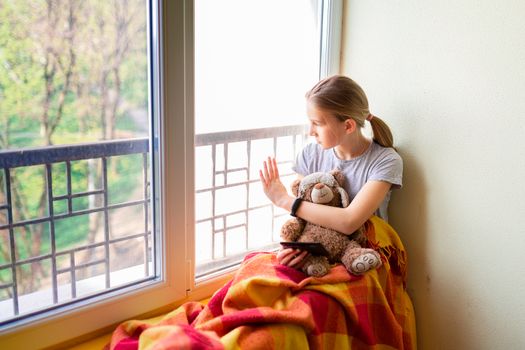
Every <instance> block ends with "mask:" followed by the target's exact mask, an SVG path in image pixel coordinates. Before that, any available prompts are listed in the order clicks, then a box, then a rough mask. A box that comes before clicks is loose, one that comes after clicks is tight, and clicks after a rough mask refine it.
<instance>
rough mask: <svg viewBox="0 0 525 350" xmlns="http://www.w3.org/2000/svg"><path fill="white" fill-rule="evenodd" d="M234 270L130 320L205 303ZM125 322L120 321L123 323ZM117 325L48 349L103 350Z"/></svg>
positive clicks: (159, 317) (149, 318) (153, 317)
mask: <svg viewBox="0 0 525 350" xmlns="http://www.w3.org/2000/svg"><path fill="white" fill-rule="evenodd" d="M234 272H235V270H232V271H230V272H229V273H227V274H224V275H222V276H220V277H217V278H214V279H210V280H206V281H202V282H201V283H199V284H198V285H197V286H196V287H195V289H194V290H193V291H191V292H189V293H188V296H187V297H186V298H184V299H182V300H178V301H176V302H174V303H172V304H169V305H166V306H164V307H162V308H159V309H157V310H151V311H150V312H148V313H146V314H143V315H138V316H136V317H133V318H131V319H148V320H159V319H161V318H162V317H163V316H164V315H165V314H167V313H168V312H170V311H172V310H174V309H176V308H177V307H179V306H180V305H182V304H184V303H185V302H188V301H201V302H203V303H206V302H207V301H208V300H209V299H210V297H211V296H212V295H213V293H215V291H217V290H218V289H219V288H221V287H222V286H223V285H224V284H225V283H226V282H227V281H228V280H230V279H231V278H232V276H233V274H234ZM124 321H126V320H122V321H121V322H124ZM117 325H118V324H115V325H112V326H110V327H105V328H102V329H99V330H96V331H94V332H90V333H88V334H84V335H82V336H81V337H78V338H75V339H71V340H69V341H67V342H64V343H61V344H57V345H55V346H52V347H50V348H48V350H52V349H64V348H67V349H73V350H92V349H97V350H100V349H103V348H104V346H105V345H106V344H108V343H109V341H110V340H111V335H112V332H113V330H114V329H115V328H116V327H117Z"/></svg>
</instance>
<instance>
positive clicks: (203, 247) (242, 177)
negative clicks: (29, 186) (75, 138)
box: [0, 125, 306, 325]
mask: <svg viewBox="0 0 525 350" xmlns="http://www.w3.org/2000/svg"><path fill="white" fill-rule="evenodd" d="M305 140H306V129H305V127H304V126H303V125H295V126H287V127H276V128H264V129H253V130H242V131H233V132H221V133H210V134H201V135H196V137H195V147H196V148H195V155H196V156H195V158H196V161H195V163H196V179H195V184H196V191H195V195H196V211H195V213H196V223H195V224H196V238H195V246H196V247H198V249H196V272H195V275H196V278H197V279H205V278H209V277H211V276H213V275H214V274H217V273H219V272H222V271H224V270H226V269H228V268H232V267H234V266H236V265H237V264H238V263H239V262H240V261H241V260H242V258H243V256H244V255H245V254H246V253H247V252H249V251H254V250H271V249H275V248H276V247H277V243H276V242H277V241H278V240H279V238H278V228H279V227H280V223H281V222H282V221H284V220H285V219H286V218H287V213H285V212H283V211H279V210H276V209H274V207H273V206H272V205H271V203H269V202H268V201H267V200H266V198H265V197H264V195H263V193H262V189H261V186H260V182H259V176H258V170H259V169H260V166H261V161H262V160H263V159H265V157H266V156H267V155H269V154H276V155H277V157H278V159H279V161H280V162H279V163H280V164H279V166H280V170H281V176H282V178H283V182H284V183H285V184H286V183H287V182H289V181H291V180H292V179H293V172H292V171H291V170H290V167H291V165H292V164H293V160H294V157H295V154H296V153H297V151H298V150H299V149H300V147H302V145H303V144H304V142H305ZM149 152H150V147H149V140H148V139H144V138H143V139H132V140H118V141H107V142H97V143H90V144H77V145H70V146H51V147H43V148H38V149H20V150H12V151H11V150H8V151H1V152H0V168H2V173H1V174H0V180H1V182H0V183H2V184H3V189H2V191H1V192H0V242H1V243H2V245H3V249H2V253H3V254H2V256H1V257H0V277H1V278H2V279H1V282H0V315H2V316H1V317H0V325H2V324H5V323H9V322H12V321H16V320H19V319H23V318H26V317H28V316H31V315H32V314H35V313H38V312H43V311H49V310H53V309H56V308H58V307H62V306H66V305H69V304H73V303H76V302H79V301H84V300H88V299H90V298H93V297H97V296H101V295H103V294H106V293H108V292H114V291H118V290H120V289H123V288H126V287H129V286H131V285H135V284H140V283H145V282H148V281H152V280H154V279H156V278H158V276H159V269H158V264H156V261H157V260H158V259H156V258H155V257H154V254H153V252H154V249H153V247H155V246H156V245H157V244H158V239H157V238H156V234H154V232H155V231H156V226H155V225H154V223H153V222H152V219H151V218H152V217H153V215H152V207H153V203H152V200H151V198H152V197H154V193H155V190H156V189H155V188H152V187H155V186H151V185H152V182H151V175H150V167H149V164H150V155H149ZM128 158H129V159H128ZM115 159H120V160H122V159H126V161H125V162H126V163H130V162H132V163H134V164H135V166H134V169H135V173H136V174H135V178H136V181H135V182H134V184H133V186H132V187H131V188H132V190H129V191H121V190H119V189H116V190H115V189H112V183H113V181H112V180H111V179H114V178H122V177H123V175H122V174H120V173H119V166H118V165H116V163H115ZM79 164H83V166H85V167H91V169H92V170H93V169H98V171H95V170H93V171H92V172H91V173H97V174H98V180H97V181H87V180H86V179H84V180H85V181H86V182H87V183H88V184H89V185H87V186H85V187H86V188H84V189H83V190H78V188H79V186H77V185H76V181H79V175H78V172H76V170H75V169H77V168H78V166H79ZM29 168H31V169H40V173H39V172H38V171H37V172H35V173H39V174H41V177H42V180H41V181H40V183H41V184H42V187H43V188H42V189H41V193H42V195H41V197H42V198H43V201H42V205H41V209H42V210H41V211H40V212H39V215H36V216H35V215H33V217H29V218H28V217H27V215H21V214H20V213H17V210H18V209H17V200H16V196H15V195H14V191H15V190H16V188H17V186H20V184H21V181H22V179H23V177H21V176H15V173H16V172H20V170H23V169H29ZM88 173H89V172H86V174H88ZM108 174H112V175H108ZM86 176H88V175H86ZM32 180H35V181H36V177H34V178H33V179H32ZM84 180H83V181H84ZM36 182H37V183H38V181H36ZM76 189H77V190H76ZM120 192H130V193H131V192H132V193H133V195H132V196H131V198H130V197H129V196H123V195H122V193H120ZM152 193H153V195H152ZM2 196H3V198H2ZM79 202H82V203H83V204H81V205H79V204H78V203H79ZM75 218H84V219H85V220H84V221H85V222H89V224H90V225H91V224H92V223H94V222H95V223H98V226H97V228H96V230H95V231H93V234H92V235H91V236H90V237H91V238H90V239H87V238H85V236H87V233H86V234H85V235H84V236H83V238H81V239H80V238H79V239H78V240H75V241H74V242H72V243H71V242H70V243H69V244H63V243H60V242H61V241H63V240H64V236H65V235H67V234H68V229H67V227H68V226H67V224H66V223H68V222H71V223H74V222H75V221H74V220H75ZM87 218H89V219H87ZM36 228H38V229H36ZM77 231H78V229H77ZM31 232H39V234H40V238H38V239H39V240H45V241H46V242H47V243H45V244H41V246H42V247H45V248H41V249H39V250H38V252H37V253H35V252H28V251H25V252H23V250H24V249H25V248H24V249H22V247H21V245H20V244H21V243H22V242H23V241H22V238H21V237H22V236H24V235H25V236H24V237H28V234H30V233H31ZM33 239H36V236H35V237H33ZM25 250H27V249H25ZM131 257H132V258H131ZM32 271H40V272H39V275H38V276H40V277H39V281H38V283H36V282H35V283H33V282H34V281H33V282H31V283H29V284H30V286H29V287H28V286H27V281H26V280H27V278H28V276H31V272H32ZM24 276H25V278H26V280H22V278H23V277H24ZM22 284H25V285H26V286H25V287H24V288H21V287H22ZM33 284H34V285H33Z"/></svg>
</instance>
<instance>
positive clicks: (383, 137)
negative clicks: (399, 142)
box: [367, 114, 394, 148]
mask: <svg viewBox="0 0 525 350" xmlns="http://www.w3.org/2000/svg"><path fill="white" fill-rule="evenodd" d="M370 116H371V117H369V118H367V119H368V120H369V121H370V125H371V126H372V138H373V140H374V142H376V143H378V144H379V145H381V146H383V147H390V148H394V137H393V136H392V132H391V131H390V128H389V127H388V125H386V123H385V122H384V121H383V120H382V119H381V118H378V117H376V116H375V115H372V114H370Z"/></svg>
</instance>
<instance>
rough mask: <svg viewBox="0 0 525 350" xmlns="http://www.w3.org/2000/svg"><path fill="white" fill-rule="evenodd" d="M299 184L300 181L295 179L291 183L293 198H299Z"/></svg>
mask: <svg viewBox="0 0 525 350" xmlns="http://www.w3.org/2000/svg"><path fill="white" fill-rule="evenodd" d="M300 183H301V180H300V179H295V180H294V181H293V182H292V193H293V195H294V196H296V197H298V196H299V184H300Z"/></svg>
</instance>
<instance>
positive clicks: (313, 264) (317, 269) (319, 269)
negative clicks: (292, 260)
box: [301, 255, 330, 277]
mask: <svg viewBox="0 0 525 350" xmlns="http://www.w3.org/2000/svg"><path fill="white" fill-rule="evenodd" d="M301 270H302V271H303V272H304V273H306V274H307V275H308V276H314V277H321V276H324V275H326V274H327V273H328V271H329V270H330V264H329V263H328V260H327V259H326V257H324V256H316V255H310V256H308V257H307V258H306V261H305V263H304V265H303V267H302V268H301Z"/></svg>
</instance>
